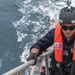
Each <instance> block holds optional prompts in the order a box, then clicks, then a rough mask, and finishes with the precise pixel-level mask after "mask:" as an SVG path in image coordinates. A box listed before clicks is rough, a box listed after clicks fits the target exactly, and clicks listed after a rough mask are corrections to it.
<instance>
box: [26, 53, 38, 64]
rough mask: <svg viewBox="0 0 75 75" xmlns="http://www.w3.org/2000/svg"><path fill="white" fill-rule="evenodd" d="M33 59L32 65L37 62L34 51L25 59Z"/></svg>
mask: <svg viewBox="0 0 75 75" xmlns="http://www.w3.org/2000/svg"><path fill="white" fill-rule="evenodd" d="M32 59H33V60H34V64H33V65H36V64H37V55H36V54H35V53H30V55H29V57H28V58H27V61H29V60H32Z"/></svg>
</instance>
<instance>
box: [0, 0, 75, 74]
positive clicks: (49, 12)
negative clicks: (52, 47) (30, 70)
mask: <svg viewBox="0 0 75 75" xmlns="http://www.w3.org/2000/svg"><path fill="white" fill-rule="evenodd" d="M66 1H67V0H0V75H1V74H3V73H5V72H7V71H8V70H11V69H13V68H15V67H16V66H19V65H20V64H22V63H23V62H26V58H27V56H28V54H29V49H30V47H31V46H32V45H33V44H34V43H35V42H36V41H37V40H38V39H39V38H41V37H43V36H44V35H45V34H46V33H47V32H48V31H49V26H50V25H49V20H50V19H55V18H56V16H57V18H58V15H59V13H60V9H61V8H63V7H64V6H66ZM74 3H75V0H72V6H74V5H75V4H74Z"/></svg>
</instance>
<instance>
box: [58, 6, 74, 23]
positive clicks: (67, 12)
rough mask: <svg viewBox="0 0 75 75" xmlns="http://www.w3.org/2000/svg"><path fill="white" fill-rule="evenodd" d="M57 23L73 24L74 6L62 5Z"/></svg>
mask: <svg viewBox="0 0 75 75" xmlns="http://www.w3.org/2000/svg"><path fill="white" fill-rule="evenodd" d="M59 23H61V24H75V7H72V6H71V7H70V8H68V7H64V8H63V9H61V11H60V14H59Z"/></svg>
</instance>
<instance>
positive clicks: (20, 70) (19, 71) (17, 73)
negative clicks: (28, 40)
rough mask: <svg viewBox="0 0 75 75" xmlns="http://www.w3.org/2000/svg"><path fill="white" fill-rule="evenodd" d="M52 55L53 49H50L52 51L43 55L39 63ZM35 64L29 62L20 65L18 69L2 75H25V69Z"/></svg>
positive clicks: (39, 58)
mask: <svg viewBox="0 0 75 75" xmlns="http://www.w3.org/2000/svg"><path fill="white" fill-rule="evenodd" d="M52 53H53V48H50V50H48V51H47V52H45V53H43V54H41V55H40V56H39V57H38V61H39V60H41V59H43V58H44V57H46V56H48V55H50V54H52ZM33 64H34V60H32V61H28V62H27V63H24V64H22V65H20V66H18V67H16V68H14V69H12V70H10V71H8V72H6V73H4V74H2V75H24V73H23V72H24V71H25V69H26V68H27V67H29V66H31V65H33Z"/></svg>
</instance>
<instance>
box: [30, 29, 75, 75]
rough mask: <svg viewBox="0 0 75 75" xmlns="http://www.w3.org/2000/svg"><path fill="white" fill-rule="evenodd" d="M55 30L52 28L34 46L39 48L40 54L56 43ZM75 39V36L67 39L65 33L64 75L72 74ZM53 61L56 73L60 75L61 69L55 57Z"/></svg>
mask: <svg viewBox="0 0 75 75" xmlns="http://www.w3.org/2000/svg"><path fill="white" fill-rule="evenodd" d="M54 31H55V29H52V30H51V31H49V32H48V33H47V34H46V35H45V36H44V37H43V38H42V39H40V40H38V41H37V43H36V44H34V45H33V46H32V47H31V49H32V48H37V49H38V50H39V52H40V53H39V54H41V53H42V51H45V50H46V49H47V48H48V47H49V46H51V45H52V44H53V43H54ZM74 40H75V36H74V37H73V38H72V39H71V40H70V41H67V39H66V38H65V36H64V35H63V62H62V64H61V65H62V66H61V67H62V72H63V73H64V75H70V71H71V66H72V54H73V46H74ZM51 57H52V61H51V65H52V66H53V67H52V69H53V71H55V72H53V73H55V74H54V75H59V74H60V73H59V69H58V68H57V66H56V63H57V62H56V61H55V59H54V57H53V55H52V56H51Z"/></svg>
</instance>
